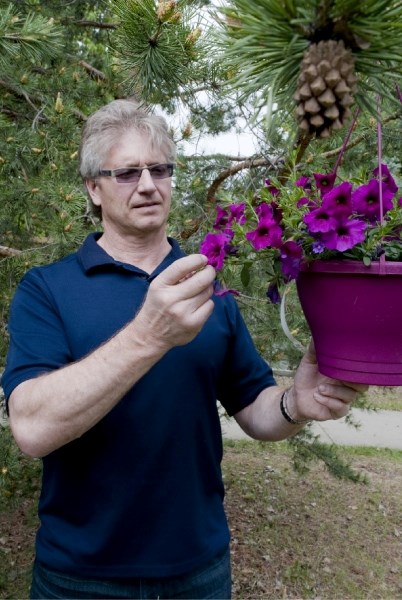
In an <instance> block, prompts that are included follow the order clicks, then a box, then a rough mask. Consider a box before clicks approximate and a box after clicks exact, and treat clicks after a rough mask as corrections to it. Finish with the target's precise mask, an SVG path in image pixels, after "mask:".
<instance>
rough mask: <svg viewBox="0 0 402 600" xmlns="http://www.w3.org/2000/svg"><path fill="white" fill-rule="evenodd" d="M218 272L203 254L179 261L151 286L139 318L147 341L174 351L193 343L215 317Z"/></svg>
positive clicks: (137, 322) (138, 320)
mask: <svg viewBox="0 0 402 600" xmlns="http://www.w3.org/2000/svg"><path fill="white" fill-rule="evenodd" d="M214 280H215V269H214V268H213V267H211V266H210V265H207V258H206V257H205V256H203V255H202V254H191V255H190V256H186V257H184V258H181V259H179V260H177V261H175V262H174V263H173V264H172V265H170V266H169V267H168V268H167V269H165V270H164V271H163V272H162V273H161V274H160V275H159V276H158V277H156V278H155V279H154V281H153V282H152V283H151V285H150V288H149V291H148V294H147V297H146V299H145V302H144V304H143V306H142V308H141V310H140V311H139V313H138V314H137V316H136V317H135V323H136V326H137V327H139V328H140V329H141V331H142V332H143V335H144V338H146V339H147V340H149V339H150V338H151V339H152V341H153V343H155V344H157V345H159V346H162V347H166V348H171V347H174V346H180V345H183V344H187V343H188V342H190V341H191V340H192V339H193V338H195V336H196V335H197V333H198V332H199V331H200V329H201V328H202V326H203V325H204V323H205V321H206V320H207V319H208V317H209V316H210V315H211V313H212V311H213V308H214V303H213V301H212V300H211V296H212V294H213V282H214Z"/></svg>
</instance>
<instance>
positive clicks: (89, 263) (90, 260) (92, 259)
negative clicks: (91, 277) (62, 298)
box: [78, 231, 186, 276]
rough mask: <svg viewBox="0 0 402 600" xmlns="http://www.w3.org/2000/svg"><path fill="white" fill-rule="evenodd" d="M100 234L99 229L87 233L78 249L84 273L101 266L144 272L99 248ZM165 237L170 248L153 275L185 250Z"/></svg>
mask: <svg viewBox="0 0 402 600" xmlns="http://www.w3.org/2000/svg"><path fill="white" fill-rule="evenodd" d="M101 235H102V232H100V231H97V232H95V233H91V234H90V235H88V237H87V238H86V239H85V241H84V243H83V244H82V246H81V247H80V249H79V250H78V258H79V260H80V262H81V265H82V267H83V269H84V271H85V272H86V273H90V272H91V271H93V270H99V269H100V270H102V269H103V268H106V269H107V268H112V269H113V268H118V269H121V268H122V267H123V268H125V269H127V270H129V271H136V272H139V273H144V271H143V270H142V269H140V268H138V267H135V266H134V265H129V264H127V263H123V262H120V261H116V260H114V258H113V257H112V256H110V255H109V254H108V253H107V252H105V250H104V249H103V248H101V246H99V244H98V243H97V241H98V240H99V238H100V237H101ZM167 239H168V242H169V244H170V245H171V247H172V249H171V251H170V252H169V254H168V255H167V256H165V258H164V259H163V260H162V262H161V263H160V264H159V265H158V266H157V267H156V269H155V270H154V272H153V273H152V274H151V275H153V276H156V275H158V274H159V273H160V272H161V271H163V270H164V269H165V268H166V267H167V266H168V265H170V264H171V263H173V262H174V261H175V260H177V259H178V258H181V257H183V256H185V255H186V254H185V252H183V250H182V249H181V248H180V246H179V244H178V242H177V241H176V240H174V239H173V238H170V237H168V238H167Z"/></svg>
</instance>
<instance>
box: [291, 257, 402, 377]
mask: <svg viewBox="0 0 402 600" xmlns="http://www.w3.org/2000/svg"><path fill="white" fill-rule="evenodd" d="M297 290H298V294H299V298H300V303H301V306H302V309H303V312H304V314H305V317H306V321H307V323H308V325H309V327H310V330H311V334H312V337H313V340H314V344H315V348H316V352H317V361H318V368H319V370H320V372H321V373H323V374H324V375H328V376H329V377H334V378H335V379H341V380H343V381H349V382H354V383H367V384H370V385H380V386H394V385H395V386H396V385H399V386H402V262H381V263H380V262H373V263H372V264H371V265H370V266H369V267H365V266H364V265H363V263H360V262H358V261H356V262H355V261H347V260H345V261H335V260H334V261H331V260H328V261H321V260H318V261H313V262H311V263H309V264H306V265H304V266H303V268H302V270H301V272H300V274H299V277H298V279H297Z"/></svg>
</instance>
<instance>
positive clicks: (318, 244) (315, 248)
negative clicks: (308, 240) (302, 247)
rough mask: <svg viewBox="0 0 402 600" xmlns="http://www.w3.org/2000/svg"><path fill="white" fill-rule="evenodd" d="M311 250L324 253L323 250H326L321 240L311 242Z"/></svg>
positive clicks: (314, 252) (315, 252)
mask: <svg viewBox="0 0 402 600" xmlns="http://www.w3.org/2000/svg"><path fill="white" fill-rule="evenodd" d="M311 250H312V252H313V254H322V252H324V250H325V246H324V244H323V243H322V241H321V240H315V241H314V242H313V243H312V244H311Z"/></svg>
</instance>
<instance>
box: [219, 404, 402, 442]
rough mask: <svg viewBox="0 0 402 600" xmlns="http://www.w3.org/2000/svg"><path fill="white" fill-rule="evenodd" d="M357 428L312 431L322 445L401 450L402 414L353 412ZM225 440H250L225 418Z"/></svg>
mask: <svg viewBox="0 0 402 600" xmlns="http://www.w3.org/2000/svg"><path fill="white" fill-rule="evenodd" d="M350 412H351V415H352V417H353V422H354V423H356V424H359V427H358V429H356V427H354V426H352V425H349V424H348V423H346V420H345V418H343V419H339V420H337V421H324V422H322V423H317V422H315V423H314V424H313V425H312V428H313V429H312V430H313V432H314V434H315V435H318V436H319V439H320V441H322V442H324V443H328V444H338V445H341V446H372V447H374V448H393V449H397V450H402V412H400V411H394V410H381V411H375V412H374V411H367V410H362V409H358V408H354V409H352V410H351V411H350ZM222 431H223V436H224V437H226V438H229V439H250V438H249V437H248V436H247V435H246V434H245V433H244V432H243V431H242V430H241V429H240V427H239V426H238V425H237V423H236V421H235V420H234V419H227V418H226V417H222Z"/></svg>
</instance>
